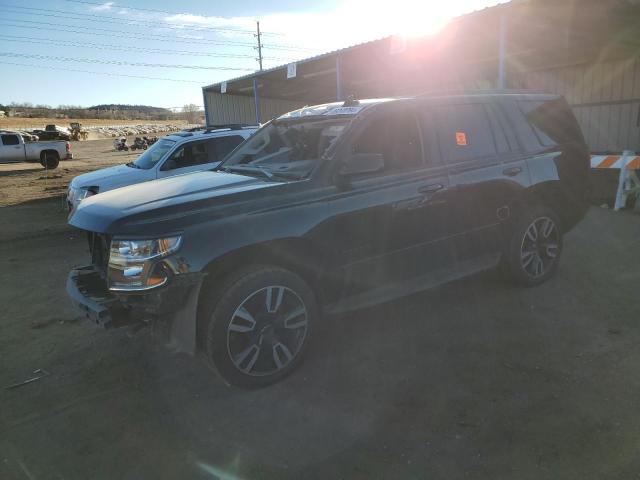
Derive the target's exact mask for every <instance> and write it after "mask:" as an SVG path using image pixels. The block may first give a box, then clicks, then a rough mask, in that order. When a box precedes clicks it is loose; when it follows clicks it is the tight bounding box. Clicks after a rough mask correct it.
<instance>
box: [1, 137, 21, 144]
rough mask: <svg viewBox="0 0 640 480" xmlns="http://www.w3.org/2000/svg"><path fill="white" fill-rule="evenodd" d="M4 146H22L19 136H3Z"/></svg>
mask: <svg viewBox="0 0 640 480" xmlns="http://www.w3.org/2000/svg"><path fill="white" fill-rule="evenodd" d="M2 144H3V145H20V142H19V141H18V136H17V135H2Z"/></svg>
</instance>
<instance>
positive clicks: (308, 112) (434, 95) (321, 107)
mask: <svg viewBox="0 0 640 480" xmlns="http://www.w3.org/2000/svg"><path fill="white" fill-rule="evenodd" d="M496 97H506V98H518V99H522V98H541V99H552V98H558V97H559V95H557V94H550V93H545V92H540V91H535V90H511V89H509V90H474V91H455V92H443V91H442V90H440V91H434V92H429V93H425V94H422V95H418V96H413V97H395V98H368V99H362V100H355V99H348V100H346V101H344V102H331V103H321V104H318V105H307V106H304V107H302V108H299V109H297V110H293V111H291V112H288V113H285V114H283V115H280V116H279V117H277V120H293V119H299V118H306V117H328V116H342V115H345V116H355V115H358V114H359V113H360V112H362V111H363V110H365V109H367V108H370V107H373V106H376V105H380V104H382V103H388V102H402V101H417V100H423V99H425V100H426V99H431V100H443V101H446V100H456V99H463V98H469V99H478V98H496Z"/></svg>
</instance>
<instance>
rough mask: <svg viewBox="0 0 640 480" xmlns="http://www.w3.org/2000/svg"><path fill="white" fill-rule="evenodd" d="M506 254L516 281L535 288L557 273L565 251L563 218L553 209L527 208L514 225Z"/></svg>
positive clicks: (509, 267)
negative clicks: (563, 246) (561, 221)
mask: <svg viewBox="0 0 640 480" xmlns="http://www.w3.org/2000/svg"><path fill="white" fill-rule="evenodd" d="M507 249H508V251H507V252H506V255H505V260H506V262H505V263H506V267H507V271H508V273H509V275H510V277H511V279H512V280H513V281H515V282H516V283H518V284H520V285H524V286H527V287H532V286H535V285H540V284H541V283H544V282H546V281H547V280H549V279H550V278H551V277H552V276H553V275H555V273H556V271H557V269H558V264H559V262H560V255H561V254H562V230H561V227H560V220H559V219H558V216H557V215H556V214H555V212H554V211H553V210H551V209H550V208H547V207H543V206H538V207H534V208H531V209H529V210H527V211H526V212H525V213H524V214H523V215H522V216H521V217H520V218H519V219H518V220H517V221H516V222H515V223H514V225H513V228H512V229H511V238H510V239H509V242H508V247H507Z"/></svg>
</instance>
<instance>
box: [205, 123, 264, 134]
mask: <svg viewBox="0 0 640 480" xmlns="http://www.w3.org/2000/svg"><path fill="white" fill-rule="evenodd" d="M256 126H257V125H250V124H248V123H225V124H222V125H208V126H207V128H206V129H205V131H204V133H209V132H212V131H214V130H222V129H225V128H228V129H229V130H242V129H243V128H245V127H256Z"/></svg>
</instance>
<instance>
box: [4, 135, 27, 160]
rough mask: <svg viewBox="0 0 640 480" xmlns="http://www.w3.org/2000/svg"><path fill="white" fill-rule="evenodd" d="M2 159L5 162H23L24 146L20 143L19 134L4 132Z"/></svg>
mask: <svg viewBox="0 0 640 480" xmlns="http://www.w3.org/2000/svg"><path fill="white" fill-rule="evenodd" d="M0 137H2V149H0V160H1V161H3V162H22V161H24V159H25V156H24V147H23V146H22V143H20V139H19V138H18V135H11V134H3V135H1V136H0Z"/></svg>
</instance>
